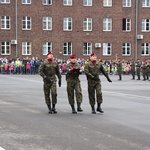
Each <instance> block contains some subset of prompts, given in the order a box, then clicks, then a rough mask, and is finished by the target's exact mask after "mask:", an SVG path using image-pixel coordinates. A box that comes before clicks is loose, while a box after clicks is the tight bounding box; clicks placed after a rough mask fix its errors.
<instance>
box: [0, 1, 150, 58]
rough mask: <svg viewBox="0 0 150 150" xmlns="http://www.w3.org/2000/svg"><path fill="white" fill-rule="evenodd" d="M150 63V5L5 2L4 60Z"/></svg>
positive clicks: (0, 4)
mask: <svg viewBox="0 0 150 150" xmlns="http://www.w3.org/2000/svg"><path fill="white" fill-rule="evenodd" d="M49 50H53V51H54V54H55V57H58V58H62V59H67V58H68V55H70V54H72V53H76V54H77V57H80V58H85V59H86V58H88V56H89V55H90V54H91V52H92V51H95V52H97V54H98V57H99V58H102V59H105V60H110V59H113V60H114V59H117V57H120V58H122V59H126V60H130V59H132V58H134V59H141V60H145V59H148V58H150V0H0V55H1V57H8V58H9V57H11V58H15V57H27V56H28V57H32V56H38V57H40V58H45V57H46V56H45V55H46V54H47V51H49Z"/></svg>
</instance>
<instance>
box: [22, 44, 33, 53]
mask: <svg viewBox="0 0 150 150" xmlns="http://www.w3.org/2000/svg"><path fill="white" fill-rule="evenodd" d="M22 55H31V42H22Z"/></svg>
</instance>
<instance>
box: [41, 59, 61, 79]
mask: <svg viewBox="0 0 150 150" xmlns="http://www.w3.org/2000/svg"><path fill="white" fill-rule="evenodd" d="M39 74H40V75H41V76H42V77H43V79H45V78H46V77H49V78H50V79H51V80H52V81H56V76H55V75H57V77H58V79H59V80H61V74H60V70H59V66H58V64H57V63H56V62H52V64H50V63H49V62H48V60H46V61H45V62H43V63H42V64H41V66H40V69H39Z"/></svg>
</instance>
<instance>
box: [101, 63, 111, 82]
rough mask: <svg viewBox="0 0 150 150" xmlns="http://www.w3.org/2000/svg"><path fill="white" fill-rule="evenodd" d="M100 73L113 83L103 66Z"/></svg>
mask: <svg viewBox="0 0 150 150" xmlns="http://www.w3.org/2000/svg"><path fill="white" fill-rule="evenodd" d="M100 71H101V72H102V74H103V75H104V76H105V77H106V78H107V80H108V82H112V81H111V80H110V78H109V76H108V73H107V72H106V71H105V70H104V68H103V66H101V68H100Z"/></svg>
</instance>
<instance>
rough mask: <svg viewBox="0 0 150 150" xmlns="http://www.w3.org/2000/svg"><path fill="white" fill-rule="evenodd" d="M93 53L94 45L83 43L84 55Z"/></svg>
mask: <svg viewBox="0 0 150 150" xmlns="http://www.w3.org/2000/svg"><path fill="white" fill-rule="evenodd" d="M91 53H92V43H83V55H90V54H91Z"/></svg>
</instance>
